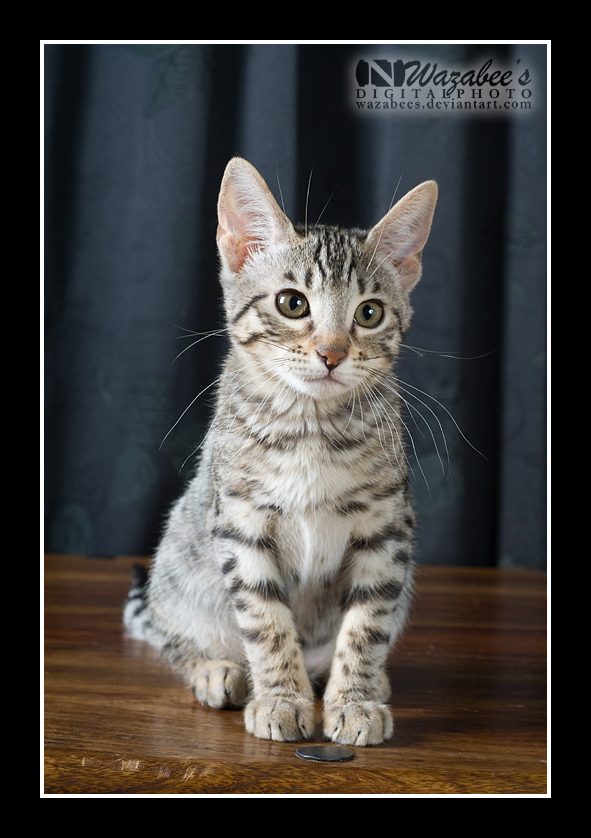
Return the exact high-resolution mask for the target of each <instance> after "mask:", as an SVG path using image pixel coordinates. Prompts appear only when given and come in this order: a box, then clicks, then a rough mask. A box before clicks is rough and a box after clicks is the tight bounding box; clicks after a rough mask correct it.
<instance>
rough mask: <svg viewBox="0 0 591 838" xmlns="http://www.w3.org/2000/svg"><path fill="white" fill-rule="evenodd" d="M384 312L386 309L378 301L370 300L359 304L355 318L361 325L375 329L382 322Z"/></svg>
mask: <svg viewBox="0 0 591 838" xmlns="http://www.w3.org/2000/svg"><path fill="white" fill-rule="evenodd" d="M383 314H384V309H383V308H382V306H381V305H380V304H379V303H378V302H376V301H375V300H368V301H367V302H365V303H361V305H359V306H357V308H356V310H355V315H354V318H353V319H354V320H355V322H356V323H357V324H358V325H359V326H364V327H365V328H366V329H373V328H374V326H377V325H378V323H381V322H382V317H383Z"/></svg>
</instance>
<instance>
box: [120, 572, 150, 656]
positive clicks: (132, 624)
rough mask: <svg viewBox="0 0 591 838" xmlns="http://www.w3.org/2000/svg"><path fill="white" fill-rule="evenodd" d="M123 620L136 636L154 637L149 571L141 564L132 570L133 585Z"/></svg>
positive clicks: (128, 595)
mask: <svg viewBox="0 0 591 838" xmlns="http://www.w3.org/2000/svg"><path fill="white" fill-rule="evenodd" d="M123 622H124V624H125V626H126V628H127V629H129V631H130V632H131V634H132V635H133V636H134V637H137V638H138V639H140V640H152V639H153V633H154V630H153V626H152V620H151V616H150V608H149V605H148V571H147V570H146V568H145V567H144V566H143V565H141V564H134V566H133V568H132V570H131V587H130V589H129V593H128V594H127V600H126V601H125V607H124V609H123Z"/></svg>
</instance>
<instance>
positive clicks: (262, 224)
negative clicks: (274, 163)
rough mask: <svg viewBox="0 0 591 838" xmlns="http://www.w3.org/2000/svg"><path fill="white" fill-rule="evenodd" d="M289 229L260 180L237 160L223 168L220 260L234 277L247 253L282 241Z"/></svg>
mask: <svg viewBox="0 0 591 838" xmlns="http://www.w3.org/2000/svg"><path fill="white" fill-rule="evenodd" d="M292 232H293V227H292V225H291V223H290V221H289V220H288V219H287V217H286V216H285V215H284V214H283V213H282V212H281V210H280V209H279V207H278V205H277V202H276V201H275V198H274V197H273V195H272V194H271V192H270V190H269V187H268V186H267V184H266V183H265V181H264V179H263V178H262V177H261V175H260V174H259V173H258V172H257V170H256V169H255V168H254V166H251V164H250V163H248V162H247V161H246V160H243V159H242V158H241V157H234V158H232V160H230V162H229V163H228V165H227V166H226V171H225V172H224V177H223V179H222V185H221V187H220V195H219V199H218V232H217V242H218V248H219V251H220V256H221V257H222V260H223V261H224V262H225V263H226V265H227V266H228V267H229V268H230V270H231V271H233V272H234V273H238V272H239V271H240V270H241V269H242V267H243V265H244V263H245V262H246V260H247V258H248V257H249V255H250V254H251V253H254V252H255V251H259V250H266V249H267V248H268V247H270V246H271V245H273V244H278V243H280V242H283V241H286V240H287V239H288V238H289V236H290V233H292Z"/></svg>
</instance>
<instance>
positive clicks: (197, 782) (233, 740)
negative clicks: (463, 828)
mask: <svg viewBox="0 0 591 838" xmlns="http://www.w3.org/2000/svg"><path fill="white" fill-rule="evenodd" d="M139 560H140V561H142V562H144V563H146V560H145V559H139ZM133 561H138V559H134V558H132V557H125V558H123V557H122V558H116V559H86V558H81V557H76V556H56V555H49V556H46V561H45V674H44V688H45V702H44V703H45V721H44V734H45V745H44V756H45V765H44V787H43V790H42V796H53V795H72V796H79V795H105V796H135V795H177V794H193V795H205V796H207V795H212V796H215V795H221V796H234V795H252V796H258V795H272V796H285V795H287V796H294V795H301V796H327V797H328V796H332V795H354V796H362V795H409V796H410V795H412V796H438V795H458V796H460V795H472V796H489V795H511V796H532V795H535V796H549V790H548V782H547V771H546V765H547V763H546V759H547V755H546V751H547V744H546V727H547V708H546V674H547V672H546V577H545V575H544V574H541V573H539V572H536V571H518V570H498V569H489V568H466V567H420V568H419V572H418V577H417V586H416V600H415V606H414V610H413V616H412V620H411V622H410V625H409V628H408V630H407V633H406V635H405V637H404V639H403V641H402V642H401V643H400V644H399V646H398V647H397V649H396V650H394V652H393V653H392V655H391V658H390V670H389V671H390V678H391V682H392V697H391V704H392V708H393V714H394V719H395V734H394V738H393V739H392V740H391V741H390V742H388V743H386V744H384V745H380V746H376V747H370V748H355V749H353V750H354V754H355V755H354V759H353V760H351V761H350V762H342V763H318V762H308V761H304V760H301V759H299V758H298V757H297V756H296V755H295V751H296V749H297V747H298V746H297V745H294V744H291V743H279V742H268V741H265V740H259V739H254V738H253V737H252V736H250V735H249V734H248V733H247V732H246V731H245V729H244V727H243V723H242V714H241V713H240V712H238V711H219V710H212V709H208V708H204V707H201V706H200V705H198V704H197V703H196V702H195V700H194V699H193V697H192V695H191V693H190V691H189V689H188V688H187V687H186V686H185V685H184V684H183V683H181V682H180V681H179V680H177V679H176V678H175V677H174V676H173V675H172V674H171V673H170V671H169V670H168V669H167V667H166V666H165V665H164V664H163V663H162V662H161V661H160V660H158V658H157V656H156V655H155V654H154V652H153V651H152V650H151V649H150V648H149V647H148V646H147V645H145V644H144V643H142V642H140V641H137V640H134V639H132V638H130V637H128V636H127V635H126V633H125V630H124V628H123V626H122V623H121V609H122V604H123V600H124V598H125V595H126V592H127V588H128V585H129V578H130V568H131V565H132V563H133ZM319 713H320V707H318V722H319V725H318V728H317V737H316V738H315V739H314V740H313V742H314V743H316V744H322V742H323V740H322V735H321V728H320V715H319Z"/></svg>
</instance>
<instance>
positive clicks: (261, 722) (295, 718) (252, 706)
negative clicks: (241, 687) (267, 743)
mask: <svg viewBox="0 0 591 838" xmlns="http://www.w3.org/2000/svg"><path fill="white" fill-rule="evenodd" d="M244 722H245V725H246V729H247V730H248V732H249V733H252V734H253V736H257V737H258V738H259V739H274V740H275V742H299V741H300V740H302V739H310V737H311V736H312V735H313V733H314V703H313V702H312V701H310V700H308V699H305V698H298V699H291V698H259V699H254V700H253V701H251V702H249V703H248V704H247V705H246V709H245V711H244Z"/></svg>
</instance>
